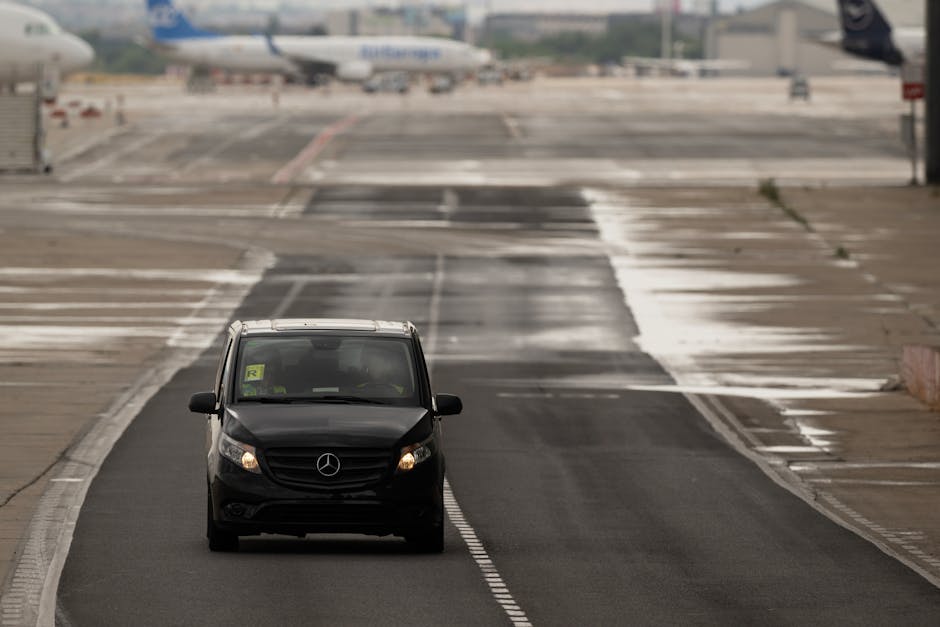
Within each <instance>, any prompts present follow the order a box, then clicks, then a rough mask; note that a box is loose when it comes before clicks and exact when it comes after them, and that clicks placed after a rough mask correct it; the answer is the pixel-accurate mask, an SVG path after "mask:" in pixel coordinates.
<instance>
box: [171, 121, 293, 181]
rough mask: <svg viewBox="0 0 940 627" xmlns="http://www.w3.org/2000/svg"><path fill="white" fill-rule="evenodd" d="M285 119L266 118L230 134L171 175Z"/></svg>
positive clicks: (199, 162) (185, 171)
mask: <svg viewBox="0 0 940 627" xmlns="http://www.w3.org/2000/svg"><path fill="white" fill-rule="evenodd" d="M287 119H288V118H287V116H286V115H281V116H279V117H277V118H275V119H274V120H266V121H265V122H262V123H261V124H256V125H255V126H249V127H248V128H247V129H246V130H244V131H242V132H241V133H237V134H235V135H232V136H231V137H229V138H228V139H226V140H225V141H222V142H220V143H218V144H216V145H215V146H213V147H212V148H211V149H209V150H207V151H206V152H205V153H204V154H202V155H201V156H199V157H197V158H195V159H193V160H192V161H190V162H189V163H187V164H185V165H184V166H182V167H180V168H177V169H176V170H175V171H174V172H173V175H176V176H179V175H182V174H186V173H188V172H191V171H192V170H193V169H195V168H197V167H199V166H203V165H205V164H207V163H209V161H211V160H212V159H213V158H214V157H216V156H218V155H219V154H221V153H222V151H224V150H226V149H227V148H229V147H231V146H233V145H235V144H236V143H238V142H241V141H246V140H249V139H254V138H256V137H259V136H261V135H263V134H265V133H267V132H268V131H270V130H272V129H274V128H277V127H278V126H280V125H281V124H283V123H284V122H286V121H287Z"/></svg>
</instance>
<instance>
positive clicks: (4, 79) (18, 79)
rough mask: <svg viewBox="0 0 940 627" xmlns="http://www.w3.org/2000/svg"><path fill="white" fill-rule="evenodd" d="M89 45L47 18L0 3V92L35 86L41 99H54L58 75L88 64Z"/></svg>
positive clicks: (15, 5)
mask: <svg viewBox="0 0 940 627" xmlns="http://www.w3.org/2000/svg"><path fill="white" fill-rule="evenodd" d="M94 58H95V53H94V51H93V50H92V48H91V46H89V45H88V44H87V43H85V42H84V41H83V40H81V39H79V38H78V37H76V36H75V35H71V34H69V33H66V32H65V31H63V30H62V29H61V28H60V27H59V25H58V24H56V22H55V20H53V19H52V18H51V17H50V16H49V15H47V14H46V13H43V12H42V11H39V10H37V9H34V8H32V7H26V6H22V5H19V4H12V3H8V2H0V92H2V91H3V88H7V89H8V90H9V91H14V90H15V89H16V86H17V85H18V84H19V83H38V84H39V85H40V90H41V92H42V96H43V97H44V98H47V99H52V98H55V97H56V95H57V94H58V91H59V81H60V78H61V76H62V75H65V74H68V73H70V72H74V71H76V70H79V69H81V68H83V67H85V66H87V65H89V64H90V63H91V62H92V60H93V59H94Z"/></svg>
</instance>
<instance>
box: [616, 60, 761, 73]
mask: <svg viewBox="0 0 940 627" xmlns="http://www.w3.org/2000/svg"><path fill="white" fill-rule="evenodd" d="M623 62H624V64H625V65H627V66H632V67H633V68H634V69H635V70H636V71H637V73H639V74H646V73H649V72H658V73H660V74H666V75H668V76H680V77H684V78H694V77H705V76H712V75H715V74H719V73H721V72H729V71H735V70H746V69H748V68H750V67H751V64H750V62H749V61H744V60H739V59H682V58H678V59H663V58H655V57H624V59H623Z"/></svg>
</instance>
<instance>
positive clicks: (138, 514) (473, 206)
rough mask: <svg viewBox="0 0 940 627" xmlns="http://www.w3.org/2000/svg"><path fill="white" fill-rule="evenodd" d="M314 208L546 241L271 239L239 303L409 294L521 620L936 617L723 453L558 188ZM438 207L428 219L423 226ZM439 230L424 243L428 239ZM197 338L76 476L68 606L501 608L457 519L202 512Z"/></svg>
mask: <svg viewBox="0 0 940 627" xmlns="http://www.w3.org/2000/svg"><path fill="white" fill-rule="evenodd" d="M305 216H306V217H309V218H310V219H314V218H319V219H321V221H320V222H317V224H318V225H320V226H321V228H325V227H322V225H324V224H326V223H327V222H326V221H323V220H322V219H323V218H329V217H331V216H333V217H335V218H336V219H340V218H342V219H350V218H351V217H355V218H357V219H363V220H375V221H378V222H380V221H382V220H391V221H394V222H395V223H396V224H397V225H398V226H406V225H407V224H412V225H413V227H414V229H421V228H427V227H428V226H429V225H428V223H429V222H436V223H441V224H443V223H448V224H459V223H466V224H484V223H485V224H487V225H489V228H493V225H494V224H500V223H502V224H505V225H506V226H505V230H506V231H507V232H510V233H514V232H515V233H518V234H519V235H518V237H519V239H520V244H522V243H523V240H525V239H526V238H528V237H531V236H532V235H533V234H540V235H541V236H542V237H547V236H551V237H553V238H555V239H556V240H558V241H559V245H558V246H557V247H556V248H555V249H554V251H549V250H546V251H545V252H543V253H538V252H534V251H535V250H536V249H533V248H527V249H526V250H527V252H526V253H525V254H518V255H489V254H482V253H474V251H473V250H466V249H464V250H459V251H458V250H455V251H453V253H452V254H444V255H437V254H434V253H431V252H428V254H418V255H411V256H396V257H390V256H384V255H383V254H381V252H379V251H370V250H349V251H348V252H346V253H344V254H335V253H334V254H329V255H317V254H316V253H317V251H316V250H311V251H310V253H309V254H308V255H290V256H287V255H285V256H282V257H281V258H280V260H279V262H278V265H277V266H276V267H275V268H273V269H272V270H270V271H269V273H268V275H267V276H266V278H265V280H264V281H262V282H261V283H260V284H259V285H258V286H257V287H256V288H255V289H254V290H253V292H252V293H251V294H250V295H249V296H248V298H247V299H246V301H245V303H244V305H243V307H242V309H241V310H240V311H239V312H238V316H239V317H242V318H259V317H260V318H263V317H268V316H270V315H272V314H274V313H277V314H278V315H282V316H285V317H292V316H343V317H347V316H357V317H358V316H362V317H367V316H372V317H378V318H391V319H396V318H408V319H411V320H413V321H414V322H415V323H416V324H418V325H419V328H420V329H422V331H423V333H424V336H425V338H426V340H427V338H428V337H429V336H432V337H434V338H435V339H434V341H433V342H432V344H433V346H434V348H433V350H432V351H431V352H432V353H433V354H432V359H433V361H434V384H435V388H436V390H437V391H439V392H452V393H457V394H459V395H461V396H462V397H463V399H464V404H465V407H466V411H465V413H464V414H463V415H461V416H458V417H452V418H447V419H446V422H445V425H444V426H445V438H446V444H445V446H446V452H447V456H448V457H447V459H448V476H449V481H450V484H451V486H452V488H453V492H454V494H455V496H456V498H457V500H458V501H459V504H460V507H461V509H462V511H463V513H464V515H465V516H466V520H467V522H468V523H469V524H470V525H471V526H472V527H473V529H474V530H475V531H476V533H477V535H478V537H479V539H480V540H481V541H482V543H483V545H484V546H485V547H486V549H487V551H488V554H489V556H490V557H491V558H492V560H493V563H494V565H495V567H496V568H497V569H498V571H499V573H500V574H501V576H502V579H503V580H504V581H505V583H506V585H507V586H508V589H509V591H510V592H511V593H512V595H513V597H514V599H515V601H516V602H517V603H518V605H519V606H520V607H521V608H522V610H523V611H524V612H525V613H526V615H527V617H528V619H529V620H530V621H531V622H532V624H535V625H574V624H579V625H599V624H631V625H632V624H658V625H673V624H712V625H728V624H768V625H778V624H779V625H788V624H800V625H803V624H840V625H843V624H858V625H874V624H909V625H913V624H924V625H927V624H936V617H937V616H938V610H940V594H938V592H937V590H936V589H935V588H934V587H933V586H931V585H930V584H928V583H927V582H926V581H925V580H923V579H921V578H920V577H918V576H917V575H915V574H914V573H913V572H912V571H909V570H908V569H906V568H905V567H903V566H902V565H901V564H900V563H898V562H896V561H895V560H893V559H891V558H889V557H887V556H885V555H884V554H882V553H881V552H880V551H879V550H878V549H877V548H875V547H874V546H873V545H871V544H870V543H868V542H866V541H864V540H862V539H860V538H858V537H856V536H855V535H853V534H852V533H850V532H848V531H845V530H843V529H842V528H840V527H838V526H837V525H835V524H833V523H832V522H830V521H828V520H827V519H825V518H823V517H822V516H821V515H820V514H818V513H817V512H815V511H814V510H812V509H811V508H810V507H809V506H807V505H806V504H805V503H803V502H802V501H800V500H799V499H797V498H796V497H794V496H792V495H791V494H789V493H788V492H786V491H785V490H783V489H782V488H780V487H779V486H777V485H776V484H775V483H774V482H773V481H771V480H770V479H769V478H767V477H766V476H765V475H764V474H763V473H762V472H761V471H760V470H759V469H758V468H757V467H756V466H754V465H752V464H751V463H750V462H749V461H747V460H746V459H744V458H743V457H741V456H739V455H738V454H737V453H736V452H734V451H733V450H732V449H731V448H730V447H729V446H728V445H727V444H726V443H725V442H724V441H723V440H722V439H721V438H720V437H719V436H718V435H717V434H716V433H714V432H713V431H712V430H711V429H710V428H709V426H708V425H707V423H706V422H705V420H704V419H703V418H702V417H701V416H699V415H698V414H697V413H696V411H695V410H694V409H693V408H692V407H691V406H690V405H689V403H688V402H687V401H686V400H685V398H684V397H683V396H681V395H677V394H670V393H654V392H635V391H627V390H625V387H626V386H625V385H624V383H625V382H650V381H652V382H657V381H664V380H666V375H665V373H664V372H663V371H662V370H661V368H660V367H659V366H658V365H657V364H656V363H655V362H654V361H653V360H651V359H650V358H649V357H648V356H647V355H645V354H644V353H643V352H642V351H640V350H639V349H638V348H637V347H636V346H635V345H634V344H633V343H632V341H631V338H632V337H633V336H634V335H635V333H636V329H635V326H634V323H633V321H632V318H631V314H630V311H629V310H628V308H627V307H626V306H625V304H624V301H623V296H622V294H621V292H620V289H619V287H618V285H617V282H616V280H615V278H614V275H613V272H612V270H611V267H610V264H609V262H608V260H607V258H606V257H605V256H603V255H601V254H596V255H591V254H584V253H571V252H570V251H566V250H565V247H564V245H563V241H564V239H565V238H571V239H572V240H573V239H574V238H585V237H588V238H593V237H596V234H595V228H594V225H593V223H592V221H591V218H590V214H589V212H588V210H587V209H586V208H585V206H584V204H583V202H582V201H581V200H580V198H579V197H578V195H577V194H576V193H574V192H572V191H570V190H566V189H553V188H543V189H537V190H529V189H512V190H501V189H488V190H482V189H477V188H472V187H468V188H459V189H435V190H410V191H409V190H408V189H407V188H404V189H397V190H386V189H364V188H336V189H326V190H322V191H320V192H319V193H318V194H317V195H316V196H315V197H314V200H313V202H312V204H311V205H310V207H308V208H307V210H306V213H305ZM433 233H434V231H433V229H430V228H429V229H428V237H429V238H433V236H434V235H433ZM430 249H431V247H430V246H429V251H430ZM215 359H216V355H215V351H214V350H212V351H209V352H208V353H207V354H206V355H205V356H204V357H203V358H202V359H201V360H199V361H198V362H197V363H196V364H195V365H194V366H193V367H191V368H189V369H186V370H184V371H181V372H180V373H179V374H178V375H177V376H176V377H175V378H174V380H173V381H172V382H171V383H170V384H169V385H168V386H166V387H165V388H164V389H163V390H162V391H161V392H160V393H158V394H157V396H155V397H154V398H153V399H152V401H151V402H150V403H149V404H148V405H147V406H146V408H145V409H144V410H143V412H142V413H141V414H140V416H139V417H138V418H137V419H136V421H135V422H134V423H133V424H132V425H131V427H130V428H129V429H128V431H127V432H126V433H125V435H124V437H123V438H122V439H121V440H120V441H119V442H118V444H117V446H116V447H115V449H114V450H113V452H112V454H111V455H110V457H109V458H108V460H107V462H106V463H105V465H104V467H103V468H102V470H101V472H100V474H99V475H98V477H97V478H96V480H95V482H94V483H93V484H92V486H91V488H90V491H89V493H88V497H87V500H86V501H85V505H84V508H83V511H82V513H81V517H80V519H79V521H78V525H77V529H76V533H75V537H74V541H73V544H72V547H71V552H70V555H69V558H68V562H67V564H66V567H65V570H64V573H63V576H62V579H61V582H60V588H59V609H58V618H59V621H60V623H62V624H72V625H129V624H153V625H169V624H179V625H193V624H204V625H222V624H233V623H238V624H251V625H285V624H306V625H311V624H313V625H350V624H363V625H364V624H378V623H382V624H403V625H404V624H409V625H415V624H418V625H436V624H453V625H499V624H509V623H510V619H509V617H508V615H507V614H506V613H505V612H504V611H503V610H502V608H501V607H500V605H499V604H498V603H497V601H496V600H495V598H494V597H493V595H492V593H491V589H490V587H489V586H487V585H486V583H485V581H484V577H483V574H482V573H481V570H480V569H479V568H478V566H477V564H476V562H475V561H474V560H473V559H472V558H471V554H470V552H469V550H468V548H467V546H466V545H465V544H464V542H463V540H462V539H461V537H460V536H459V535H458V534H457V531H456V528H455V527H454V526H453V525H448V526H447V536H446V551H445V553H444V554H443V555H440V556H426V555H415V554H412V553H410V552H408V550H407V548H406V546H405V544H404V543H403V542H401V541H399V540H397V539H375V538H365V537H363V538H359V537H355V536H342V537H330V536H315V537H310V538H308V539H306V540H303V541H300V540H296V539H281V538H272V537H264V538H260V539H246V540H244V541H243V543H242V550H241V552H239V553H237V554H212V553H210V552H209V551H208V548H207V546H206V541H205V538H204V537H203V533H204V524H205V521H204V515H205V510H204V458H203V440H204V424H203V419H202V418H201V417H199V416H196V415H193V414H189V413H188V412H187V410H186V402H187V399H188V397H189V395H190V393H192V392H194V391H199V390H202V389H204V388H206V387H208V386H209V382H210V380H211V377H212V371H213V370H214V362H215Z"/></svg>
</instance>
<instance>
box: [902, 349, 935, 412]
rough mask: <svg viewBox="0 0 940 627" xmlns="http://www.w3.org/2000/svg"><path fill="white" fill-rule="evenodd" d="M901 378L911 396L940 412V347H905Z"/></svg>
mask: <svg viewBox="0 0 940 627" xmlns="http://www.w3.org/2000/svg"><path fill="white" fill-rule="evenodd" d="M901 376H902V377H903V378H904V385H905V386H906V387H907V391H908V392H910V393H911V395H913V396H914V397H916V398H918V399H920V400H921V401H923V402H924V403H926V404H927V405H928V406H929V407H930V408H931V409H933V410H937V411H940V347H938V346H905V347H904V354H903V356H902V358H901Z"/></svg>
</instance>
